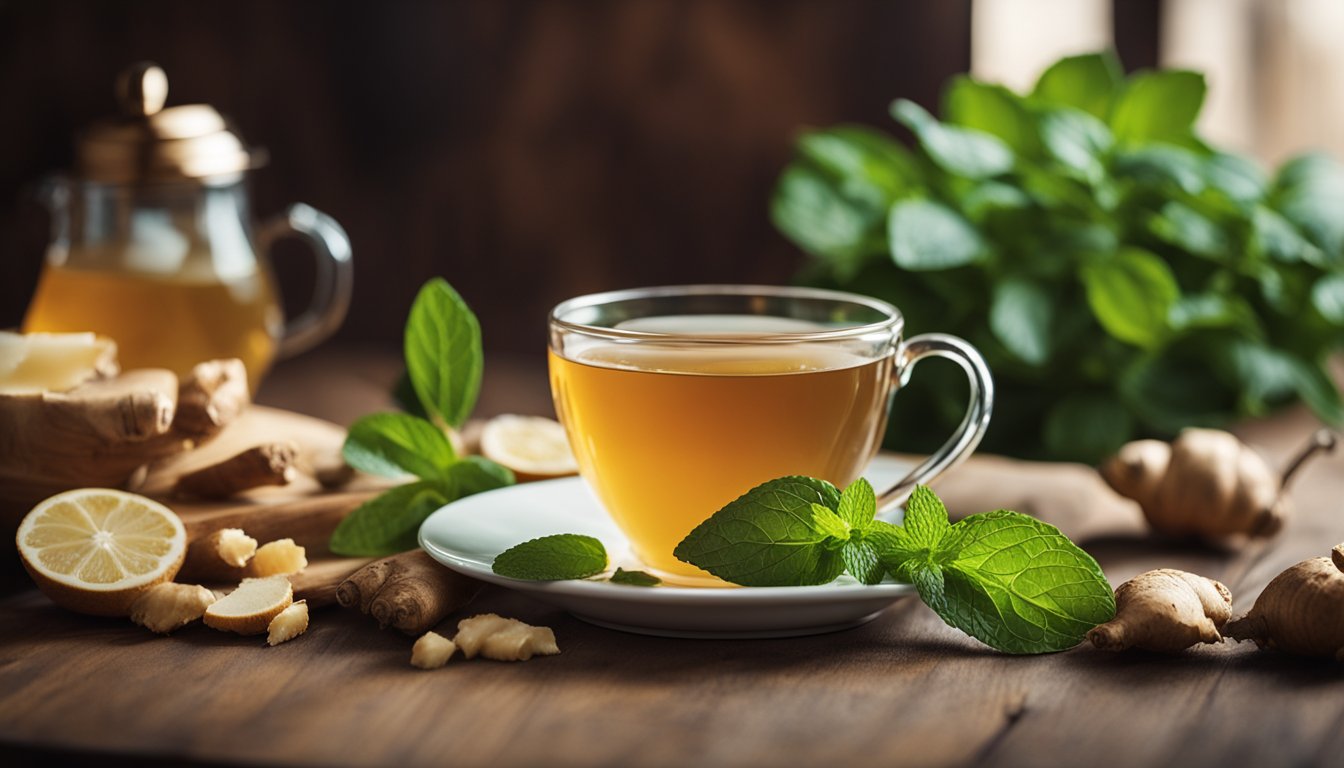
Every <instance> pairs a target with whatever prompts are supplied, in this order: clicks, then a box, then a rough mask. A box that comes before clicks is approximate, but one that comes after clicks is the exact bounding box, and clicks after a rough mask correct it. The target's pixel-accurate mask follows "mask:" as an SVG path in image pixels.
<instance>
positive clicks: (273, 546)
mask: <svg viewBox="0 0 1344 768" xmlns="http://www.w3.org/2000/svg"><path fill="white" fill-rule="evenodd" d="M307 567H308V556H307V553H306V552H305V551H304V549H303V547H300V546H299V545H298V544H295V543H294V540H293V539H276V540H275V541H271V542H267V543H265V544H262V545H261V546H260V547H257V552H256V554H254V555H252V560H251V561H250V562H249V563H248V564H247V572H248V575H249V576H253V577H255V578H263V577H266V576H288V575H290V574H292V573H298V572H299V571H302V570H303V569H304V568H307Z"/></svg>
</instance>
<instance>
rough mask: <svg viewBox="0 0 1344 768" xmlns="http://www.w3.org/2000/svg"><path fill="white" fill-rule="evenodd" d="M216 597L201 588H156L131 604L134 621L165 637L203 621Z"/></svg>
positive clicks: (176, 586) (155, 586)
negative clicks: (195, 622) (201, 619)
mask: <svg viewBox="0 0 1344 768" xmlns="http://www.w3.org/2000/svg"><path fill="white" fill-rule="evenodd" d="M214 602H215V593H213V592H211V591H210V590H208V589H206V588H205V587H202V586H200V585H198V584H174V583H171V582H168V583H163V584H155V585H154V586H153V587H150V588H149V589H148V590H146V591H145V592H144V593H143V594H141V595H140V597H138V598H136V600H135V602H134V603H131V621H133V622H135V623H136V624H139V625H140V626H142V627H144V628H146V629H148V630H150V631H151V632H158V633H159V634H161V635H166V634H168V633H169V632H172V631H173V630H174V629H178V628H180V627H184V626H186V625H188V624H190V623H191V622H193V621H195V620H197V619H199V618H201V616H202V615H204V614H205V609H206V608H209V607H210V606H211V604H213V603H214Z"/></svg>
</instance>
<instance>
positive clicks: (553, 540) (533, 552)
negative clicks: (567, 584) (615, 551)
mask: <svg viewBox="0 0 1344 768" xmlns="http://www.w3.org/2000/svg"><path fill="white" fill-rule="evenodd" d="M490 569H491V570H492V571H494V572H495V573H497V574H499V575H500V576H507V577H508V578H511V579H524V580H527V581H559V580H562V579H586V578H588V577H589V576H596V575H597V574H599V573H601V572H603V571H605V570H606V569H607V550H606V548H605V547H603V546H602V542H600V541H598V540H597V539H595V538H593V537H592V536H582V535H579V534H577V533H558V534H555V535H553V536H542V537H541V538H539V539H532V540H531V541H525V542H523V543H522V544H518V545H516V546H513V547H510V548H509V549H506V550H504V551H503V552H501V553H499V555H498V556H496V557H495V561H494V564H492V565H491V566H490Z"/></svg>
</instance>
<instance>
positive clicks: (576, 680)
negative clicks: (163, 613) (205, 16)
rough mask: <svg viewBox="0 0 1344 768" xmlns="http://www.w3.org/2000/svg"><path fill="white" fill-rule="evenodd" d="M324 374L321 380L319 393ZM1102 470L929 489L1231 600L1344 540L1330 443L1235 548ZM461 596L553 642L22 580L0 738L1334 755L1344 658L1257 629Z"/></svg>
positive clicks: (1033, 755)
mask: <svg viewBox="0 0 1344 768" xmlns="http://www.w3.org/2000/svg"><path fill="white" fill-rule="evenodd" d="M353 359H357V360H362V361H363V362H361V363H360V364H359V365H353V366H352V365H351V360H352V358H350V357H348V356H344V355H327V356H325V357H320V358H317V360H316V361H309V362H306V363H303V364H301V365H298V366H293V367H291V368H290V369H288V370H281V371H280V372H279V373H278V374H277V375H276V377H275V378H273V379H272V382H271V386H270V387H269V388H268V390H267V391H265V392H263V397H262V399H263V400H266V401H269V402H271V403H273V404H281V405H285V404H292V403H293V402H295V401H304V400H305V399H306V402H308V403H310V404H311V403H314V402H319V401H320V402H321V404H322V405H323V406H325V407H324V408H322V412H319V414H318V415H323V416H327V417H329V418H335V419H338V420H340V419H346V420H348V419H349V418H351V417H353V416H356V415H358V414H359V413H361V412H363V411H365V410H368V409H369V408H372V407H377V405H378V401H379V399H380V398H381V397H382V394H381V393H382V392H383V390H382V387H383V385H385V384H386V381H385V379H388V378H390V377H391V376H394V375H395V372H396V369H395V365H394V364H391V363H389V362H388V361H387V359H386V358H377V360H382V362H377V360H375V361H374V362H372V363H371V362H369V360H368V359H367V357H365V358H359V357H356V358H353ZM494 370H495V373H494V374H492V375H493V376H494V378H493V379H492V380H488V381H487V385H486V393H487V399H486V401H485V402H486V406H487V410H504V409H506V408H507V409H515V410H521V411H527V410H541V409H544V408H545V402H544V397H545V382H544V379H540V378H539V377H540V376H541V372H540V371H537V370H535V369H530V368H528V366H527V365H522V366H520V367H510V365H507V364H505V365H499V366H495V367H494ZM506 378H507V379H512V380H513V383H512V384H506V383H505V382H504V379H506ZM318 380H320V381H322V388H321V389H322V391H323V392H325V393H326V394H323V395H321V396H320V397H318V398H316V399H315V398H313V397H311V396H309V395H308V393H311V392H313V391H315V390H314V389H313V384H314V382H316V381H318ZM509 387H514V389H509ZM342 392H345V393H347V394H346V396H345V397H341V393H342ZM492 392H494V393H504V392H507V393H508V394H509V395H510V396H512V397H515V398H517V399H516V400H515V401H513V404H511V405H506V403H507V402H508V401H505V400H501V399H500V398H499V397H498V396H496V395H491V394H490V393H492ZM323 398H325V399H323ZM529 398H530V400H529ZM1311 426H1312V423H1311V421H1310V419H1309V418H1308V417H1307V416H1306V415H1305V414H1304V413H1302V412H1300V411H1292V412H1289V413H1287V414H1283V415H1281V416H1279V417H1276V418H1275V419H1273V420H1272V421H1267V422H1262V423H1257V424H1252V425H1248V426H1247V427H1246V428H1245V429H1244V430H1243V433H1244V435H1245V436H1246V437H1247V438H1248V439H1249V440H1250V441H1251V442H1253V443H1254V444H1255V445H1257V446H1258V447H1260V448H1262V449H1263V450H1264V451H1265V452H1266V453H1267V454H1269V455H1270V456H1271V457H1274V458H1276V459H1282V458H1283V457H1284V456H1285V455H1286V454H1287V453H1288V452H1289V451H1290V450H1291V449H1292V448H1293V447H1294V445H1295V444H1296V443H1297V442H1298V441H1299V440H1300V439H1301V438H1302V437H1304V436H1305V435H1306V434H1308V433H1309V431H1310V428H1311ZM1096 483H1097V481H1096V479H1095V476H1094V475H1093V474H1092V473H1091V472H1090V470H1088V469H1086V468H1083V467H1063V468H1059V467H1041V466H1032V465H1025V464H1020V463H1017V462H1008V461H1005V460H998V459H992V458H987V459H981V460H978V461H976V462H973V463H971V464H967V465H965V466H963V467H962V468H960V469H958V470H956V471H955V472H954V473H953V474H952V475H950V476H948V477H947V478H946V480H945V481H944V482H943V483H942V484H941V485H940V490H941V491H942V492H943V494H944V495H945V497H947V498H948V499H949V501H950V506H951V508H952V509H953V511H954V513H958V512H960V513H969V512H974V511H980V509H981V508H983V505H985V504H988V503H996V504H1003V505H1005V506H1006V505H1017V506H1018V507H1019V508H1020V509H1023V510H1024V511H1032V512H1034V513H1036V514H1038V515H1040V516H1042V517H1045V518H1047V519H1050V520H1051V521H1052V522H1056V523H1058V524H1060V525H1061V527H1063V528H1064V529H1065V531H1066V532H1068V533H1070V535H1073V536H1075V537H1076V538H1078V539H1080V540H1081V542H1082V543H1083V544H1084V545H1085V546H1086V547H1087V548H1088V549H1089V550H1090V551H1092V552H1093V553H1094V554H1095V555H1097V557H1098V559H1099V560H1100V561H1101V563H1102V565H1103V566H1104V567H1105V569H1106V572H1107V574H1108V575H1109V576H1110V578H1111V579H1112V581H1113V582H1115V583H1119V582H1120V581H1122V580H1124V579H1126V578H1128V577H1129V576H1131V575H1133V574H1134V573H1137V572H1139V571H1142V570H1146V569H1147V568H1150V567H1157V566H1173V567H1180V568H1185V569H1188V570H1193V571H1197V572H1200V573H1203V574H1206V575H1208V576H1213V577H1217V578H1221V579H1223V580H1224V581H1225V582H1226V583H1227V584H1228V585H1229V586H1230V587H1231V588H1232V591H1233V593H1234V594H1235V595H1236V596H1237V608H1238V610H1239V611H1242V610H1245V609H1246V608H1248V607H1249V606H1250V604H1251V602H1252V601H1253V600H1254V597H1255V595H1256V594H1258V593H1259V591H1260V589H1261V588H1262V587H1263V585H1264V584H1265V583H1266V582H1267V581H1268V580H1269V579H1270V578H1272V577H1273V575H1274V574H1276V573H1278V572H1279V571H1280V570H1281V569H1282V568H1283V567H1285V566H1287V565H1289V564H1291V563H1293V562H1296V561H1298V560H1301V559H1304V558H1306V557H1309V556H1315V555H1321V554H1325V553H1326V552H1327V551H1328V549H1329V547H1330V546H1332V545H1333V544H1335V543H1338V542H1339V541H1341V540H1344V456H1340V455H1337V456H1334V457H1331V458H1329V459H1327V460H1324V461H1321V462H1320V463H1318V464H1317V465H1315V466H1312V467H1310V468H1309V469H1307V470H1306V471H1305V472H1304V473H1303V474H1302V475H1301V477H1300V481H1299V483H1298V485H1297V487H1296V492H1295V496H1296V497H1297V500H1298V503H1299V515H1298V516H1297V517H1296V518H1295V519H1294V520H1293V521H1292V523H1291V524H1290V525H1289V527H1288V529H1287V530H1286V532H1285V533H1284V534H1283V535H1282V536H1281V537H1280V538H1279V539H1277V540H1276V541H1275V542H1274V543H1273V544H1272V545H1270V546H1268V547H1257V548H1254V549H1250V550H1246V551H1243V552H1241V553H1235V554H1219V553H1217V552H1213V551H1208V550H1201V549H1197V548H1192V547H1189V546H1179V545H1174V544H1166V543H1159V542H1154V541H1153V540H1151V539H1149V538H1148V537H1146V536H1145V535H1144V534H1143V532H1142V531H1143V529H1142V526H1141V524H1140V522H1139V519H1138V516H1137V512H1136V511H1135V510H1134V508H1133V507H1132V506H1130V505H1129V504H1128V503H1127V502H1122V501H1120V500H1118V499H1116V498H1115V497H1113V496H1108V495H1107V494H1105V493H1104V492H1102V491H1101V490H1100V489H1099V488H1098V487H1097V485H1096ZM988 499H992V501H986V500H988ZM976 505H982V506H976ZM470 611H471V612H472V613H476V612H483V611H495V612H498V613H501V614H504V615H511V616H517V617H519V618H522V619H524V620H526V621H529V622H533V623H538V624H545V625H548V626H551V627H553V628H554V629H555V633H556V635H557V637H558V638H559V642H560V645H561V648H562V649H563V653H562V655H560V656H558V657H554V658H545V659H539V660H535V661H531V662H527V663H522V664H501V663H492V662H484V661H475V662H470V663H458V662H454V663H451V664H450V665H449V666H448V667H446V668H444V669H441V670H437V671H434V672H422V671H419V670H415V669H413V668H411V667H410V666H408V664H407V661H408V659H409V655H410V644H411V643H410V640H408V639H407V638H405V637H403V636H400V635H398V634H393V633H391V632H379V631H378V630H377V629H376V628H375V627H374V626H373V625H372V624H371V623H370V622H369V621H368V620H367V619H366V617H364V616H361V615H357V614H354V613H352V612H348V611H342V610H339V609H328V610H325V611H321V612H319V613H317V614H315V615H314V617H313V624H312V628H311V629H310V630H309V632H308V634H307V635H305V636H304V637H302V638H300V639H298V640H297V641H295V642H292V643H289V644H286V645H282V646H279V647H276V648H266V647H264V644H263V642H262V641H261V640H259V639H247V638H237V637H233V636H228V635H223V634H220V633H218V632H215V631H213V630H210V629H207V628H205V627H202V626H199V625H197V626H194V627H191V628H188V629H186V630H184V631H181V632H179V633H177V634H175V635H173V636H171V637H168V638H159V637H155V636H152V635H150V634H148V633H146V632H144V631H143V630H141V629H139V628H137V627H133V626H131V625H129V624H128V623H126V622H122V621H112V620H96V619H89V618H85V617H80V616H76V615H72V614H68V613H65V612H64V611H62V610H60V609H57V608H55V607H53V606H52V605H50V604H49V603H48V602H47V601H46V600H45V599H44V598H43V597H42V596H41V595H39V594H37V593H36V592H34V591H31V590H27V591H23V592H20V593H18V594H14V595H12V596H10V597H8V598H6V599H4V600H2V601H0V747H3V749H4V750H5V751H7V752H8V753H10V755H11V757H13V756H18V757H21V758H26V759H29V760H32V761H33V762H41V761H44V760H45V759H46V758H48V757H50V756H52V754H57V753H58V754H60V756H61V757H62V759H63V760H69V759H71V758H72V757H73V758H81V757H83V758H87V757H88V756H89V754H90V753H110V754H112V755H114V756H121V757H133V758H134V759H136V760H140V759H146V758H150V759H152V758H157V759H160V760H162V761H165V762H167V763H170V764H171V763H176V762H179V761H184V760H193V761H201V762H225V763H233V762H264V763H278V764H285V765H299V764H305V765H419V764H451V765H477V764H492V765H540V764H546V765H594V764H596V765H618V766H625V765H641V764H650V765H701V764H704V765H799V764H825V765H837V766H845V765H860V764H865V763H868V764H873V765H949V764H961V763H976V764H985V765H1058V764H1063V765H1119V766H1126V765H1178V766H1205V765H1207V766H1220V767H1225V766H1229V765H1249V766H1273V765H1294V766H1306V765H1340V764H1341V763H1344V670H1342V669H1341V666H1340V665H1338V664H1332V663H1324V662H1321V663H1317V662H1312V661H1304V660H1299V659H1295V658H1290V657H1286V656H1281V655H1277V654H1272V653H1265V652H1258V651H1256V650H1255V649H1254V648H1253V647H1251V646H1249V645H1232V644H1227V645H1220V646H1209V647H1201V648H1199V649H1197V650H1194V651H1191V652H1190V653H1188V654H1186V655H1184V656H1180V657H1164V656H1154V655H1148V654H1141V653H1127V654H1108V653H1102V652H1099V651H1094V650H1092V649H1090V648H1079V649H1076V650H1073V651H1070V652H1067V653H1062V654H1056V655H1051V656H1038V657H1010V656H1004V655H1000V654H997V653H994V652H992V651H990V650H987V649H986V648H984V647H983V646H980V645H978V644H977V643H976V642H975V641H973V640H970V639H969V638H967V637H965V636H963V635H961V634H960V633H958V632H956V631H954V630H952V629H950V628H948V627H946V626H945V625H943V624H942V622H941V621H940V620H939V619H938V618H937V617H936V616H934V615H933V614H932V613H931V612H930V611H929V610H928V609H926V608H925V607H924V606H923V605H921V604H920V603H918V602H917V601H914V600H907V601H904V602H901V603H898V604H896V605H895V606H893V607H892V608H890V609H889V610H887V611H886V612H884V613H883V614H882V615H881V616H879V617H878V618H877V619H876V620H875V621H873V622H871V623H869V624H867V625H865V626H862V627H859V628H857V629H853V630H849V631H846V632H839V633H835V634H830V635H823V636H818V637H808V638H799V639H787V640H760V641H706V640H700V641H694V640H671V639H660V638H652V637H641V636H636V635H628V634H622V633H619V632H614V631H610V630H605V629H600V628H597V627H594V626H589V625H587V624H584V623H582V622H579V621H576V620H574V619H572V618H569V617H567V616H566V615H564V614H563V613H561V612H559V611H557V610H555V609H552V608H550V607H548V606H546V605H544V604H541V603H538V602H534V601H532V600H530V599H527V598H524V597H521V596H518V595H515V594H512V593H509V592H506V591H503V590H498V589H489V590H487V591H486V592H484V593H483V594H482V595H481V596H480V597H479V598H478V599H477V601H476V602H475V603H474V604H473V605H472V606H471V607H470ZM456 618H457V617H450V620H449V622H445V623H446V624H447V625H448V626H451V625H452V624H451V622H454V621H455V620H456ZM9 764H12V763H9Z"/></svg>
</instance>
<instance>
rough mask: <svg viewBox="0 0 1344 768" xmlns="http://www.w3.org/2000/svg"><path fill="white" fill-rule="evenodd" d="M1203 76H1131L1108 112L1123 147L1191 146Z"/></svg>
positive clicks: (1201, 98)
mask: <svg viewBox="0 0 1344 768" xmlns="http://www.w3.org/2000/svg"><path fill="white" fill-rule="evenodd" d="M1206 90H1207V88H1206V85H1205V83H1204V75H1202V74H1200V73H1198V72H1190V71H1186V70H1179V69H1166V70H1161V71H1154V72H1140V73H1137V74H1135V75H1133V76H1131V77H1130V78H1129V80H1128V82H1126V83H1125V86H1124V88H1123V89H1121V91H1120V94H1119V96H1118V97H1117V98H1116V99H1115V104H1114V106H1113V107H1112V109H1111V114H1110V125H1111V131H1112V132H1113V133H1114V134H1115V138H1116V139H1117V140H1118V141H1120V142H1123V143H1132V144H1146V143H1149V142H1155V141H1165V142H1170V143H1172V144H1186V143H1190V142H1191V139H1192V138H1193V135H1194V134H1193V132H1194V125H1195V119H1196V118H1198V117H1199V111H1200V109H1201V108H1202V107H1203V106H1204V93H1205V91H1206Z"/></svg>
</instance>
